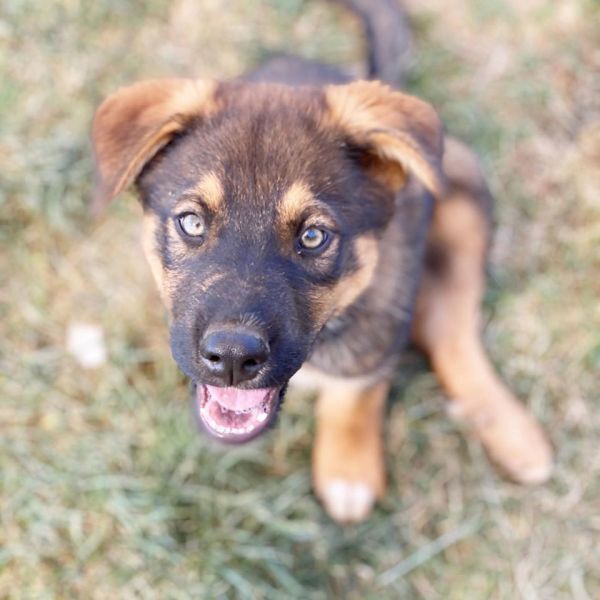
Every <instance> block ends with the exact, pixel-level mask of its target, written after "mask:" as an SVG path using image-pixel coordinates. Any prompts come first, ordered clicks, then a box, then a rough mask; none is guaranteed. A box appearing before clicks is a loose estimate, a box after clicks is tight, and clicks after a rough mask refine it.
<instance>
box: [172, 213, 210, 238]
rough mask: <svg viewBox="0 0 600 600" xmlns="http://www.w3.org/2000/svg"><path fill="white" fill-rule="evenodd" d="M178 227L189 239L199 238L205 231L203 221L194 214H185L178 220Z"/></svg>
mask: <svg viewBox="0 0 600 600" xmlns="http://www.w3.org/2000/svg"><path fill="white" fill-rule="evenodd" d="M178 221H179V226H180V227H181V230H182V231H183V233H185V234H186V235H189V236H190V237H200V236H202V235H203V234H204V230H205V229H206V227H205V225H204V219H203V218H202V217H201V216H200V215H197V214H196V213H185V214H184V215H180V216H179V218H178Z"/></svg>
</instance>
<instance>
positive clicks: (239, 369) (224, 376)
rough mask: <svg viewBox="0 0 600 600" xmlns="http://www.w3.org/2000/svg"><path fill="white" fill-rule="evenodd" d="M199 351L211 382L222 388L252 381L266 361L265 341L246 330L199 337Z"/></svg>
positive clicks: (267, 349) (225, 331)
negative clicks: (221, 385) (200, 338)
mask: <svg viewBox="0 0 600 600" xmlns="http://www.w3.org/2000/svg"><path fill="white" fill-rule="evenodd" d="M199 349H200V360H201V361H202V363H203V365H204V367H205V369H206V370H207V372H208V374H209V375H210V376H211V378H212V379H213V381H214V380H217V381H219V383H221V384H223V385H226V386H232V385H233V386H235V385H238V384H240V383H242V382H243V381H248V380H250V379H252V378H253V377H255V376H256V374H257V373H258V372H259V371H260V368H261V367H262V366H263V365H264V364H265V362H266V361H267V358H269V344H268V342H267V341H266V340H265V339H264V338H263V337H261V336H260V335H258V334H257V333H255V332H251V331H248V330H235V329H234V330H227V329H224V330H220V331H212V332H210V333H208V334H207V335H205V336H204V337H203V338H202V340H201V341H200V347H199Z"/></svg>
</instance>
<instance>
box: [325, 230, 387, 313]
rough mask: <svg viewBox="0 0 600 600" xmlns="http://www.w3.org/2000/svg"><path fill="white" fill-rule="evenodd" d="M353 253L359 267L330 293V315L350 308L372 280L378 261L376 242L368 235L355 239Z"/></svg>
mask: <svg viewBox="0 0 600 600" xmlns="http://www.w3.org/2000/svg"><path fill="white" fill-rule="evenodd" d="M354 252H355V255H356V257H357V258H358V262H359V267H358V269H357V270H356V271H355V272H354V273H351V274H350V275H347V276H346V277H343V278H342V279H341V280H340V281H339V282H338V283H337V285H336V286H335V288H334V289H333V291H332V292H331V293H330V294H331V295H330V297H329V307H330V309H331V314H337V313H339V312H341V311H343V310H344V309H345V308H346V307H348V306H350V304H352V303H353V302H354V301H355V300H356V299H357V298H358V297H359V296H360V295H361V294H362V292H364V291H365V290H366V289H367V287H368V286H369V284H370V283H371V280H372V279H373V275H374V273H375V268H376V267H377V262H378V260H379V247H378V244H377V240H376V239H374V238H373V237H372V236H369V235H364V236H361V237H359V238H357V239H356V241H355V242H354Z"/></svg>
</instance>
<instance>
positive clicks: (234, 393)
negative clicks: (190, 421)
mask: <svg viewBox="0 0 600 600" xmlns="http://www.w3.org/2000/svg"><path fill="white" fill-rule="evenodd" d="M271 391H272V389H271V388H261V389H258V390H239V389H237V388H234V387H227V388H221V387H215V386H212V385H207V386H206V392H207V394H208V398H209V399H210V400H216V401H217V402H218V403H219V404H220V405H221V406H223V407H224V408H226V409H228V410H234V411H242V410H250V409H252V408H258V407H259V406H260V405H261V404H262V403H263V402H265V400H267V398H268V397H269V394H270V393H271Z"/></svg>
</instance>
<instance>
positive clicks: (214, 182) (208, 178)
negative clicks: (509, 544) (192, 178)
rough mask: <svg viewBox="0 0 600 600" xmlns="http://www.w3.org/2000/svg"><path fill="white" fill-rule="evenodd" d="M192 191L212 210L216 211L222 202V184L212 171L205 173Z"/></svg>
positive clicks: (223, 193)
mask: <svg viewBox="0 0 600 600" xmlns="http://www.w3.org/2000/svg"><path fill="white" fill-rule="evenodd" d="M193 193H195V194H198V196H200V198H201V199H202V200H203V201H204V203H205V204H206V206H208V208H209V209H210V210H212V211H217V210H218V209H219V207H220V206H221V203H222V202H223V198H224V196H225V192H224V190H223V184H222V183H221V180H220V179H219V177H218V175H217V174H216V173H215V172H214V171H210V172H209V173H206V175H204V176H203V177H202V179H201V180H200V181H199V182H198V184H197V185H196V187H195V188H194V189H193Z"/></svg>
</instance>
